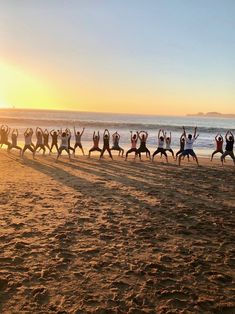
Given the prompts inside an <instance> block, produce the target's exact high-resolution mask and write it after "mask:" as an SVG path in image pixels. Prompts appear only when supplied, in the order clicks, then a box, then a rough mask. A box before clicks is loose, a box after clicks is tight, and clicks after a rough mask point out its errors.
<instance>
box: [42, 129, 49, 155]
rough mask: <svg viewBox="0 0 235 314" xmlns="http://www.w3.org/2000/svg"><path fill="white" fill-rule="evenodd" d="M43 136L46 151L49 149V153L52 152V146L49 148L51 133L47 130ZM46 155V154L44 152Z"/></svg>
mask: <svg viewBox="0 0 235 314" xmlns="http://www.w3.org/2000/svg"><path fill="white" fill-rule="evenodd" d="M42 136H43V145H44V149H45V151H46V148H48V149H49V153H50V152H51V149H50V146H49V132H48V130H47V129H45V130H44V132H42ZM44 154H45V152H44Z"/></svg>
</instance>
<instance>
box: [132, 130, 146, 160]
mask: <svg viewBox="0 0 235 314" xmlns="http://www.w3.org/2000/svg"><path fill="white" fill-rule="evenodd" d="M137 136H138V139H139V140H140V147H139V148H138V149H137V151H136V153H135V155H138V156H139V158H140V160H141V153H146V156H147V157H149V159H150V151H149V149H148V148H147V146H146V143H147V139H148V132H146V131H140V132H137Z"/></svg>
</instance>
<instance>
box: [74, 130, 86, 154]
mask: <svg viewBox="0 0 235 314" xmlns="http://www.w3.org/2000/svg"><path fill="white" fill-rule="evenodd" d="M73 129H74V136H75V145H74V157H75V150H76V148H77V147H79V148H80V149H81V151H82V154H83V156H84V155H85V154H84V150H83V147H82V143H81V138H82V134H83V133H84V130H85V128H83V129H82V132H81V133H80V132H79V131H77V132H76V129H75V126H74V127H73Z"/></svg>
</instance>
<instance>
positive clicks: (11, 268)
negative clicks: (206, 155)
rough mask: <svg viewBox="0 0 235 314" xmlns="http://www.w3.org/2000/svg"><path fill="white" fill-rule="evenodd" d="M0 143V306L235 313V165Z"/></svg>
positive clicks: (10, 309)
mask: <svg viewBox="0 0 235 314" xmlns="http://www.w3.org/2000/svg"><path fill="white" fill-rule="evenodd" d="M200 163H201V164H202V166H201V167H197V166H196V165H195V164H194V163H193V162H190V163H188V162H183V163H182V166H181V167H178V166H177V165H176V164H175V163H174V162H172V161H171V162H170V163H169V164H168V165H167V164H165V163H163V162H159V159H157V162H154V163H151V162H149V161H147V160H146V161H143V162H139V161H136V162H135V161H133V160H132V159H131V158H130V160H129V161H127V162H125V161H124V160H123V159H122V158H118V157H115V160H114V161H111V160H109V159H108V158H105V159H104V160H101V161H100V160H98V158H97V157H92V158H91V159H88V158H87V157H79V158H76V159H73V160H72V161H71V162H68V159H67V157H66V156H63V157H62V158H61V160H59V161H58V162H57V163H55V157H54V156H46V157H42V156H38V157H37V158H36V160H33V159H32V156H31V155H27V154H26V157H25V159H24V160H21V159H20V158H19V157H18V156H17V153H12V154H7V153H6V151H4V150H0V173H1V181H0V219H1V229H0V252H1V254H0V312H1V313H57V314H65V313H74V314H75V313H76V314H83V313H97V314H98V313H100V314H102V313H107V314H109V313H111V314H112V313H123V314H127V313H128V314H138V313H160V314H161V313H235V300H234V289H235V285H234V274H235V271H234V268H235V247H234V239H235V216H234V209H235V179H234V174H235V167H234V166H233V164H232V162H230V161H229V160H228V162H227V163H226V164H225V166H224V167H222V166H221V165H220V163H219V162H218V161H215V162H213V163H210V162H209V161H206V160H200Z"/></svg>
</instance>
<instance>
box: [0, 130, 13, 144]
mask: <svg viewBox="0 0 235 314" xmlns="http://www.w3.org/2000/svg"><path fill="white" fill-rule="evenodd" d="M10 131H11V129H10V128H9V127H8V126H7V125H2V126H1V143H0V144H1V147H2V145H6V146H7V149H9V147H10V146H11V143H10V142H9V141H8V136H9V134H10Z"/></svg>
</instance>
